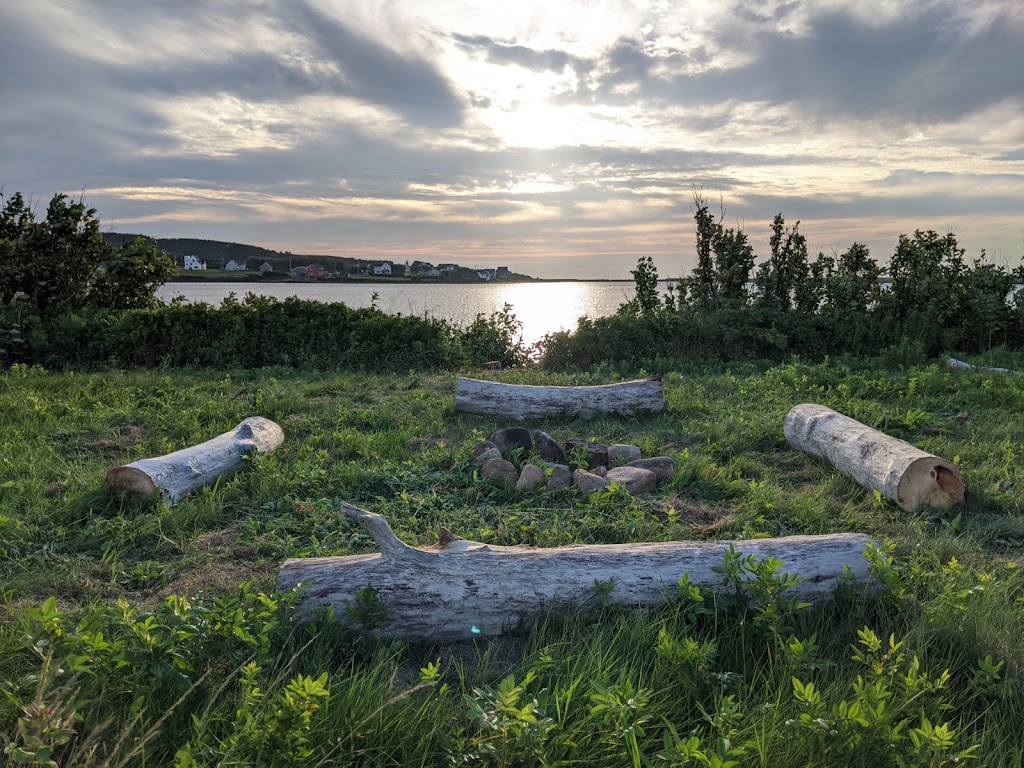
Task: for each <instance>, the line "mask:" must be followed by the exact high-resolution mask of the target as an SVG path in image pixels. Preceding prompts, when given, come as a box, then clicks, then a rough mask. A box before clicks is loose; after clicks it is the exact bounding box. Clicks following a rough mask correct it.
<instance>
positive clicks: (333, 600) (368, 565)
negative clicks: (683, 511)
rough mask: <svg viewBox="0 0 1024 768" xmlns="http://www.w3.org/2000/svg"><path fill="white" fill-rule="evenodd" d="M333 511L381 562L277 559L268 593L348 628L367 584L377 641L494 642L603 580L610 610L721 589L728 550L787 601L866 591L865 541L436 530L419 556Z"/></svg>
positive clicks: (372, 521)
mask: <svg viewBox="0 0 1024 768" xmlns="http://www.w3.org/2000/svg"><path fill="white" fill-rule="evenodd" d="M341 508H342V514H343V515H344V516H345V517H347V518H349V519H351V520H355V521H357V522H359V523H360V524H361V525H362V526H363V527H364V528H365V529H366V530H367V531H369V533H370V534H371V535H372V536H373V538H374V540H375V541H376V542H377V544H378V546H380V550H381V551H380V554H369V555H350V556H346V557H316V558H305V559H292V560H286V561H285V563H284V565H283V566H282V568H281V573H280V576H279V579H278V586H279V588H280V589H282V590H287V589H291V588H293V587H296V586H297V585H299V584H300V583H301V584H302V585H303V586H304V588H305V592H304V598H303V601H302V603H301V606H300V609H301V610H302V611H304V612H305V613H306V614H307V615H309V614H311V613H313V612H315V611H316V610H317V609H318V608H320V607H322V606H329V607H331V608H333V609H334V614H335V616H337V617H338V618H340V619H341V620H343V621H349V622H350V623H353V622H355V621H356V620H355V618H354V615H358V613H359V608H358V607H356V606H357V600H356V593H357V592H359V591H360V590H363V589H365V588H366V587H368V586H372V587H373V588H374V589H375V590H377V595H376V597H377V600H378V601H380V603H381V604H382V605H383V607H384V609H385V617H384V621H383V625H382V626H380V627H378V629H379V631H380V632H381V634H382V635H383V636H384V637H389V638H407V639H411V640H458V639H462V638H468V637H479V636H493V635H498V634H500V633H502V632H504V631H506V630H507V629H509V628H512V627H515V626H517V625H518V624H519V622H520V621H524V620H525V621H528V620H529V619H530V618H531V617H533V616H535V615H536V614H537V613H538V612H540V611H541V610H543V609H545V608H558V607H559V606H576V607H581V608H584V609H586V607H587V606H588V605H591V606H592V605H593V604H594V601H595V596H596V592H595V582H604V583H611V585H612V586H611V591H610V594H609V595H608V596H607V600H608V601H609V602H610V603H612V604H618V605H624V606H637V607H647V608H656V607H658V606H660V605H662V604H663V603H664V602H665V600H666V596H667V594H671V592H672V591H674V589H675V587H676V585H677V583H678V580H679V578H680V577H681V576H683V574H687V575H689V577H690V580H691V581H692V582H693V583H695V584H698V585H704V586H709V587H721V585H722V576H721V574H718V573H715V572H714V571H713V570H712V568H713V567H714V566H718V565H721V564H722V562H723V560H724V558H725V554H726V552H727V551H728V549H729V547H730V546H735V547H736V549H737V550H738V551H739V552H741V553H743V554H744V555H755V556H758V557H775V558H778V559H779V560H780V561H781V562H782V567H781V570H782V571H784V572H786V573H796V574H798V575H799V576H800V577H802V578H803V579H805V580H804V581H802V582H801V583H799V584H798V585H796V586H795V587H793V588H792V591H791V594H793V595H794V596H796V597H798V598H800V599H811V600H814V599H822V598H825V597H827V596H829V595H830V594H831V592H832V590H834V589H835V587H836V585H837V584H838V580H839V578H840V576H841V575H842V574H843V572H844V566H848V567H849V570H850V573H851V575H852V577H853V578H854V579H856V580H857V581H860V582H865V581H866V580H867V577H868V564H867V561H866V560H865V558H864V554H863V552H864V547H865V546H866V545H867V544H869V543H870V539H869V538H868V537H867V536H866V535H864V534H857V533H843V534H835V535H829V536H787V537H783V538H777V539H752V540H748V541H735V542H727V541H674V542H664V543H646V544H600V545H584V546H573V547H556V548H552V549H535V548H532V547H499V546H488V545H485V544H480V543H478V542H473V541H466V540H464V539H459V538H457V537H454V536H452V535H451V534H449V533H447V532H446V531H442V538H441V541H440V542H439V543H438V544H437V545H435V546H433V547H428V548H425V549H416V548H413V547H410V546H408V545H406V544H404V543H402V542H401V541H399V539H398V538H397V537H396V536H395V534H394V533H393V532H392V530H391V527H390V526H389V525H388V523H387V520H385V518H383V517H382V516H380V515H377V514H374V513H372V512H367V511H365V510H362V509H359V508H358V507H354V506H352V505H350V504H346V503H344V502H343V503H342V505H341Z"/></svg>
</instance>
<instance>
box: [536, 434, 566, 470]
mask: <svg viewBox="0 0 1024 768" xmlns="http://www.w3.org/2000/svg"><path fill="white" fill-rule="evenodd" d="M533 442H534V445H535V446H536V448H537V453H539V454H540V457H541V458H542V459H544V460H545V461H553V462H555V463H557V464H561V463H562V462H564V461H565V451H563V450H562V446H560V445H559V444H558V441H556V440H555V439H554V438H552V437H551V435H549V434H548V433H547V432H541V431H540V430H539V429H535V430H533Z"/></svg>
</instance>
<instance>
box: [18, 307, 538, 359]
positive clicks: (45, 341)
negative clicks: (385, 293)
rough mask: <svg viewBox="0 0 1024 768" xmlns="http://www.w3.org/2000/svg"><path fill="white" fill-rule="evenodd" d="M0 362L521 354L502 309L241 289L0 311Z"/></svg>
mask: <svg viewBox="0 0 1024 768" xmlns="http://www.w3.org/2000/svg"><path fill="white" fill-rule="evenodd" d="M0 349H2V351H0V363H6V364H8V365H10V364H12V363H29V364H35V363H37V364H41V365H44V366H46V367H47V368H66V367H72V368H89V367H97V366H116V367H125V368H156V367H161V366H163V367H218V368H262V367H265V366H289V367H295V368H326V369H335V368H346V369H354V370H367V371H388V370H408V369H433V368H456V367H460V366H465V365H480V364H482V363H484V362H487V361H491V360H499V361H501V362H502V364H503V365H506V366H509V365H516V364H518V363H520V362H522V358H523V350H522V349H521V347H520V346H519V344H518V325H517V324H516V321H515V319H514V318H513V317H512V316H511V315H510V314H509V313H508V310H507V308H506V310H503V311H501V312H496V313H494V314H492V315H491V316H490V317H484V316H479V317H477V319H476V320H475V321H474V322H473V323H471V324H470V325H468V326H466V327H456V326H453V325H451V324H449V323H446V322H445V321H443V320H438V319H434V318H429V317H418V316H404V315H389V314H386V313H384V312H381V311H380V310H378V309H374V308H361V309H353V308H351V307H348V306H346V305H344V304H324V303H320V302H315V301H304V300H301V299H298V298H295V297H291V298H287V299H285V300H283V301H278V300H277V299H274V298H270V297H263V296H256V295H253V294H248V295H246V297H245V298H244V299H242V300H237V299H235V298H234V297H230V298H229V299H227V300H225V301H224V303H223V304H222V305H221V306H220V307H213V306H210V305H208V304H181V303H179V304H172V305H170V306H163V307H157V308H152V309H141V310H122V311H111V310H97V309H81V310H78V311H76V312H67V313H62V314H56V315H40V314H38V313H37V312H35V311H34V310H33V309H32V308H29V307H27V306H23V307H18V306H14V307H8V308H6V309H5V310H3V311H2V314H0Z"/></svg>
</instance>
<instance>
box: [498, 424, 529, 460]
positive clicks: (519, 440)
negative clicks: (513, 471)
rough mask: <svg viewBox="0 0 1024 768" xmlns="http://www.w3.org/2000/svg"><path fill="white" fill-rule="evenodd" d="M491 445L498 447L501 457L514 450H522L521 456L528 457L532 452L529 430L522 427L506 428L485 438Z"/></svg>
mask: <svg viewBox="0 0 1024 768" xmlns="http://www.w3.org/2000/svg"><path fill="white" fill-rule="evenodd" d="M487 439H488V440H490V441H491V442H492V443H494V444H495V445H496V446H498V450H499V451H501V453H502V455H503V456H507V455H508V454H509V451H511V450H513V449H514V448H522V449H523V456H527V455H529V453H530V451H532V450H533V439H532V438H531V437H530V430H528V429H523V428H522V427H507V428H505V429H499V430H498V431H497V432H494V433H492V434H490V435H488V437H487Z"/></svg>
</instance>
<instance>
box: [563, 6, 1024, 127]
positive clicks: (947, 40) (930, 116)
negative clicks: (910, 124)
mask: <svg viewBox="0 0 1024 768" xmlns="http://www.w3.org/2000/svg"><path fill="white" fill-rule="evenodd" d="M747 16H748V17H751V16H753V17H754V18H756V19H758V20H760V16H758V15H756V14H755V13H754V11H752V10H751V9H750V8H749V7H748V9H747ZM720 32H721V34H720V37H719V38H718V43H719V45H721V46H722V47H723V48H724V49H726V50H730V49H731V50H732V51H733V54H734V55H735V56H736V57H742V58H746V59H747V60H746V61H745V62H743V63H741V64H738V65H734V64H733V63H732V59H731V58H730V57H729V56H721V55H720V56H719V57H718V60H717V61H712V62H710V67H709V68H707V69H701V70H699V71H690V72H687V71H680V69H682V67H683V64H684V63H685V62H686V61H688V60H689V59H688V51H686V50H678V49H677V50H673V49H671V48H666V49H661V50H659V49H657V48H656V47H652V46H650V45H648V44H646V43H645V42H644V41H642V40H639V39H637V38H623V39H621V40H619V41H618V42H617V43H616V44H615V45H614V46H612V47H611V48H610V49H609V50H608V51H607V52H606V53H605V54H604V56H603V66H601V65H599V67H598V68H599V69H603V70H604V72H605V74H604V75H603V76H601V77H600V78H599V80H598V82H597V83H596V85H595V86H594V87H592V88H591V89H590V90H589V92H585V93H581V96H583V97H585V98H586V99H588V100H591V101H600V102H606V103H607V102H615V103H619V102H621V101H622V100H623V99H624V98H627V97H628V98H633V97H636V96H638V97H639V98H642V99H646V100H650V101H653V102H657V101H665V102H668V103H675V104H683V105H694V104H713V103H716V102H719V101H725V100H729V101H739V102H748V101H759V102H767V103H780V104H794V105H797V106H798V107H799V108H800V109H801V110H802V112H803V113H804V114H807V115H810V116H812V117H814V118H817V119H821V120H832V119H838V118H847V117H852V118H854V119H860V120H868V119H878V118H882V119H886V120H909V121H917V122H930V121H951V120H955V119H957V118H958V117H960V116H962V115H965V114H968V113H970V112H972V111H974V110H979V109H983V108H985V107H987V106H990V105H992V104H997V103H999V102H1001V101H1004V100H1006V99H1016V100H1018V101H1021V100H1024V79H1022V78H1021V77H1020V74H1019V73H1020V72H1022V71H1024V46H1021V45H1020V40H1021V39H1022V35H1024V20H1022V19H1021V16H1020V14H1019V13H1015V12H1014V11H1013V10H1012V8H1010V7H1007V9H1006V10H1005V11H1004V12H1002V13H996V14H994V17H993V18H991V19H990V21H989V23H988V24H986V25H985V26H984V27H982V28H976V29H972V28H971V27H970V25H968V24H967V23H966V22H965V21H964V20H963V19H962V18H959V17H957V16H956V15H955V14H953V13H952V12H951V10H950V7H949V6H946V5H941V4H932V5H929V6H923V8H922V9H921V10H919V11H916V12H913V13H910V14H908V15H907V16H905V17H903V18H900V19H899V20H898V21H896V22H894V23H892V24H873V23H871V22H869V21H867V20H865V19H863V18H861V17H860V16H859V15H856V14H854V13H851V12H850V11H848V10H842V9H839V10H826V11H824V12H821V13H819V14H818V15H816V16H812V17H810V18H809V19H808V20H807V28H806V31H805V32H803V33H801V34H793V33H790V32H787V31H785V30H783V29H779V28H778V27H777V26H775V25H773V24H771V25H760V26H757V27H756V28H755V29H753V30H750V29H747V28H746V27H745V26H743V25H740V28H738V29H729V28H725V29H722V30H720ZM624 84H629V85H632V86H634V87H635V89H636V90H635V91H623V90H622V86H623V85H624ZM623 94H625V96H624V95H623Z"/></svg>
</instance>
